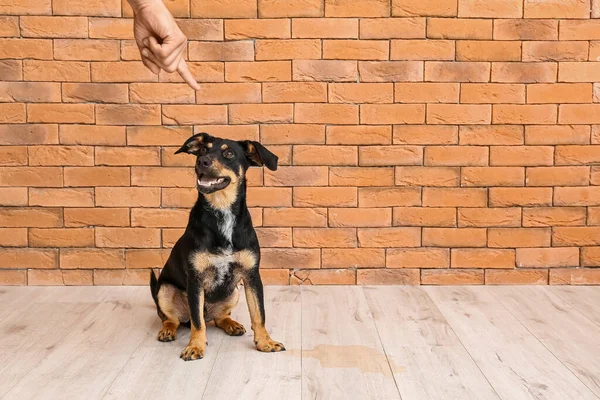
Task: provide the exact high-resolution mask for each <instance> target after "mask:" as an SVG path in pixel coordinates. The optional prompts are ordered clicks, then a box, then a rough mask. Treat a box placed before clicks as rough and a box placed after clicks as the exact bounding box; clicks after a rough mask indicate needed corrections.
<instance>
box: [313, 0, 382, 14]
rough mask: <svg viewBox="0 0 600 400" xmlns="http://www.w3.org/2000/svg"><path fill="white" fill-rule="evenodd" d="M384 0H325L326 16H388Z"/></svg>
mask: <svg viewBox="0 0 600 400" xmlns="http://www.w3.org/2000/svg"><path fill="white" fill-rule="evenodd" d="M389 15H390V5H389V2H388V1H386V0H325V16H326V17H388V16H389Z"/></svg>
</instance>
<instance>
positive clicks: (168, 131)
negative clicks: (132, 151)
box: [127, 126, 193, 186]
mask: <svg viewBox="0 0 600 400" xmlns="http://www.w3.org/2000/svg"><path fill="white" fill-rule="evenodd" d="M192 134H193V132H192V128H191V127H167V126H139V127H128V128H127V143H128V144H129V145H130V146H181V145H182V144H183V143H184V142H185V141H186V140H187V139H188V138H189V137H190V136H192ZM159 186H160V185H159Z"/></svg>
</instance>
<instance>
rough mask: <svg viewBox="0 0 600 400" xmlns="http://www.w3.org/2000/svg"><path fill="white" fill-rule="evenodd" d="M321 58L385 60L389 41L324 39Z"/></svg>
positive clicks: (387, 56)
mask: <svg viewBox="0 0 600 400" xmlns="http://www.w3.org/2000/svg"><path fill="white" fill-rule="evenodd" d="M318 56H319V55H317V57H318ZM304 58H307V57H304ZM323 58H325V59H334V60H387V59H388V58H389V43H388V42H387V41H385V40H325V41H323Z"/></svg>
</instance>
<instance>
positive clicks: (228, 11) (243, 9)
mask: <svg viewBox="0 0 600 400" xmlns="http://www.w3.org/2000/svg"><path fill="white" fill-rule="evenodd" d="M257 12H258V8H257V1H256V0H237V1H234V0H203V1H199V0H192V1H191V16H192V17H200V18H256V16H257Z"/></svg>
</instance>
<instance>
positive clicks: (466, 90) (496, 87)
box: [460, 83, 525, 104]
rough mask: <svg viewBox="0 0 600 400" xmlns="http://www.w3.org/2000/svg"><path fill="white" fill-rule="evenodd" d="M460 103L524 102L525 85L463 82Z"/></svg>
mask: <svg viewBox="0 0 600 400" xmlns="http://www.w3.org/2000/svg"><path fill="white" fill-rule="evenodd" d="M460 101H461V103H482V104H490V103H492V104H494V103H525V85H511V84H501V85H500V84H495V83H488V84H479V83H463V84H462V85H461V92H460Z"/></svg>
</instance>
